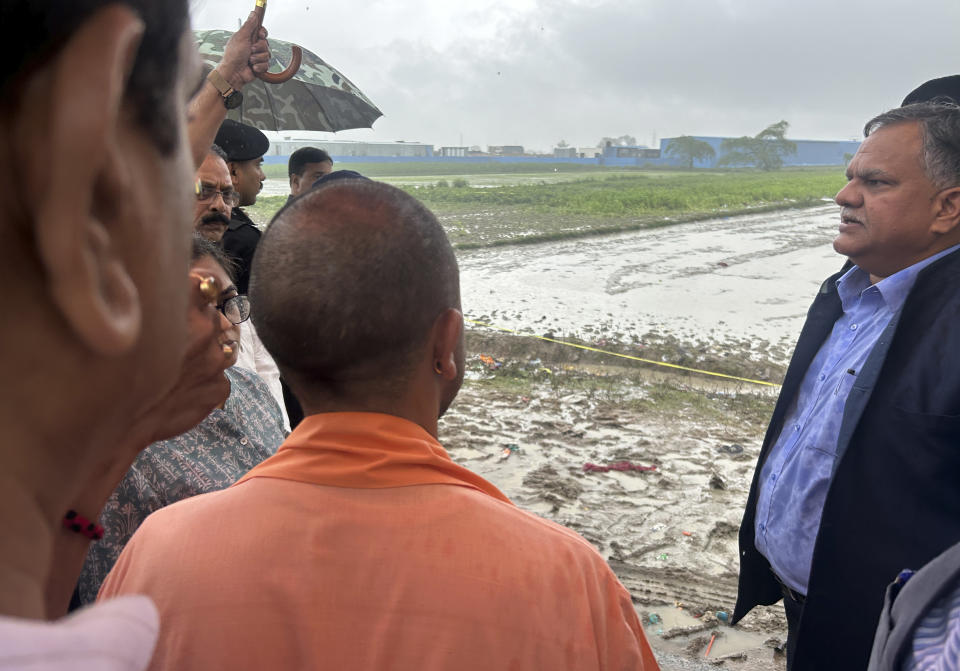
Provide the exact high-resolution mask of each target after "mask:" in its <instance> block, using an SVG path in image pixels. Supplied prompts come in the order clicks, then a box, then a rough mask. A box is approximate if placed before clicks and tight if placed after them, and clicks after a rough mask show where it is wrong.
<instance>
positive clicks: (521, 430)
mask: <svg viewBox="0 0 960 671" xmlns="http://www.w3.org/2000/svg"><path fill="white" fill-rule="evenodd" d="M523 340H525V339H522V338H519V337H516V336H496V337H493V338H491V337H490V336H488V335H486V334H476V335H472V336H471V338H470V349H471V350H477V349H482V350H483V351H484V352H485V354H484V356H489V357H491V358H492V359H493V360H494V363H493V364H492V365H488V364H487V363H484V362H483V361H481V360H480V357H479V354H476V353H472V354H471V357H470V361H471V364H470V373H469V375H468V380H467V382H466V384H465V385H464V388H463V390H462V391H461V393H460V396H459V397H458V399H457V402H456V403H455V404H454V406H453V408H452V409H451V411H450V412H449V413H448V415H447V416H446V417H445V418H444V419H443V420H442V422H441V427H440V436H441V440H442V441H443V442H444V444H445V445H446V446H447V448H448V450H449V452H450V454H451V456H452V458H453V459H454V460H455V461H457V462H458V463H461V464H463V465H465V466H466V467H468V468H470V469H471V470H473V471H475V472H477V473H479V474H481V475H483V476H484V477H486V478H487V479H489V480H490V481H491V482H493V483H494V484H496V485H497V486H498V487H499V488H500V489H502V490H503V491H504V493H506V494H507V495H508V496H509V497H510V498H511V499H512V500H513V501H514V502H515V503H516V504H517V505H519V506H521V507H523V508H525V509H527V510H530V511H533V512H535V513H537V514H540V515H542V516H544V517H547V518H549V519H552V520H554V521H556V522H558V523H560V524H563V525H565V526H568V527H570V528H571V529H574V530H575V531H577V532H578V533H580V534H581V535H582V536H584V537H585V538H586V539H587V540H589V541H590V542H591V543H593V545H594V546H595V547H596V548H597V549H598V550H599V551H600V552H601V554H602V555H603V556H604V557H605V558H607V560H608V561H609V563H610V565H611V567H612V568H613V569H614V571H615V572H616V574H617V575H618V577H619V578H620V580H621V581H622V582H623V584H624V585H625V586H626V587H627V589H628V590H629V591H630V594H631V595H632V597H633V599H634V603H635V605H636V608H637V612H638V614H639V615H640V617H641V620H642V621H643V622H644V625H645V628H646V631H647V636H648V637H649V639H650V641H651V644H652V645H653V646H654V649H655V651H656V652H657V654H658V657H659V658H660V659H661V663H662V665H663V668H664V669H697V668H701V667H700V666H699V664H698V663H697V662H695V660H699V662H702V663H706V662H708V661H709V662H713V663H716V662H717V661H720V660H727V661H726V662H725V663H726V664H736V668H744V669H779V668H781V667H782V664H781V663H780V657H779V656H778V655H777V652H776V648H778V647H779V646H780V645H781V644H782V642H783V640H785V636H786V629H785V622H784V621H783V617H782V614H781V613H780V611H779V609H777V608H772V609H763V611H762V612H755V613H753V614H752V615H751V616H750V617H749V618H748V619H747V621H745V622H744V623H743V624H741V625H740V626H738V627H735V628H734V627H729V626H727V625H726V624H725V623H724V622H723V621H722V618H724V617H725V615H724V614H729V613H730V612H731V611H732V608H733V604H734V601H735V595H736V579H737V578H736V576H737V548H736V533H737V529H738V526H739V523H740V516H741V514H742V508H743V502H744V501H745V499H746V492H747V489H748V487H749V484H750V478H751V475H752V472H753V467H754V464H755V462H756V458H757V454H758V451H759V448H760V441H761V438H762V433H763V430H764V427H765V422H766V419H767V417H768V415H769V412H770V411H771V409H772V406H773V402H774V400H775V394H774V393H771V392H770V391H767V390H764V389H757V390H754V391H752V392H746V391H741V392H723V391H705V390H704V389H703V388H702V387H700V386H698V385H697V384H696V382H697V381H696V380H689V379H688V378H686V377H684V376H678V375H676V374H674V373H669V372H668V373H659V372H656V371H655V372H653V373H651V372H649V371H638V370H630V369H615V368H611V369H609V370H606V371H603V372H598V370H597V367H596V366H592V365H589V364H584V363H581V362H573V363H571V362H563V363H558V362H554V361H550V360H548V359H547V357H548V356H549V354H548V352H545V351H543V350H536V349H535V350H533V351H531V352H530V353H529V354H526V355H525V354H524V347H523V344H522V341H523ZM518 341H519V342H518ZM498 364H500V367H499V368H496V366H497V365H498ZM691 382H692V384H690V383H691ZM612 465H616V466H617V467H618V468H629V470H622V471H621V470H616V469H611V470H609V471H605V469H606V468H609V467H610V466H612ZM595 467H596V468H598V470H595V471H594V470H587V469H592V468H595ZM635 469H642V470H635ZM718 618H721V619H718ZM714 633H715V634H717V638H716V640H715V642H714V645H713V647H712V649H711V652H710V657H709V660H704V653H705V651H706V648H707V645H708V644H709V641H710V638H711V636H712V635H713V634H714Z"/></svg>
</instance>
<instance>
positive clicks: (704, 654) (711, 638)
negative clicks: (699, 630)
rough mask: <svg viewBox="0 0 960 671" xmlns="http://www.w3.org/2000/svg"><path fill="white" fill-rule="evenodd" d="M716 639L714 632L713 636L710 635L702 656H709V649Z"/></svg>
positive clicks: (711, 648)
mask: <svg viewBox="0 0 960 671" xmlns="http://www.w3.org/2000/svg"><path fill="white" fill-rule="evenodd" d="M716 640H717V635H716V634H714V635H713V636H711V637H710V645H708V646H707V651H706V652H705V653H703V656H704V657H709V656H710V651H711V650H713V642H714V641H716Z"/></svg>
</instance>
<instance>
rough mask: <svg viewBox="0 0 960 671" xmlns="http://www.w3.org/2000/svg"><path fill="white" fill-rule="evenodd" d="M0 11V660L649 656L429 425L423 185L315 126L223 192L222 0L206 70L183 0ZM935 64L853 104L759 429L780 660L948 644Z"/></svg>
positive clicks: (757, 555) (955, 566)
mask: <svg viewBox="0 0 960 671" xmlns="http://www.w3.org/2000/svg"><path fill="white" fill-rule="evenodd" d="M0 23H2V25H4V26H7V27H8V28H9V29H10V30H9V32H10V33H11V34H12V35H13V39H14V46H15V47H17V49H14V50H13V51H12V52H11V53H13V60H12V62H11V64H10V67H8V68H7V69H5V70H4V73H3V74H2V75H0V77H2V78H0V89H2V96H0V119H2V123H0V137H2V141H0V154H2V155H0V165H3V166H5V168H4V170H5V172H6V177H7V179H5V180H0V213H2V214H0V216H2V217H3V224H2V226H0V235H2V236H3V239H2V241H3V244H0V255H2V257H3V258H2V259H0V261H2V262H0V274H2V276H3V277H4V278H5V286H6V287H8V289H7V292H6V296H7V299H8V301H9V302H10V303H12V306H11V307H12V310H11V312H10V314H11V315H15V318H11V319H7V320H5V321H4V322H3V324H2V326H0V338H2V341H0V342H2V344H3V347H2V348H0V356H2V357H4V363H5V368H6V371H7V372H6V376H5V378H4V382H3V384H4V391H5V394H4V398H5V400H6V402H5V403H4V404H2V405H0V413H2V420H3V426H4V429H5V431H4V438H3V440H2V441H0V465H2V468H0V481H2V486H0V516H2V519H3V521H4V522H5V523H6V526H7V533H6V534H4V537H3V540H2V543H3V551H2V552H0V669H2V668H10V669H14V668H16V669H36V670H40V669H44V670H46V669H50V670H53V669H145V668H151V669H215V668H251V669H254V668H256V669H260V668H277V669H281V668H282V669H300V668H349V669H371V670H372V669H458V670H461V669H478V670H479V669H551V670H553V669H569V670H571V671H581V670H587V669H598V670H599V669H605V670H626V669H648V670H649V669H657V668H658V666H657V661H656V659H655V657H654V654H653V652H652V650H651V648H650V646H649V643H648V641H647V639H646V637H645V634H644V631H643V628H642V627H641V624H640V621H639V619H638V617H637V613H636V611H635V609H634V606H633V602H632V600H631V597H630V595H629V593H628V592H627V590H626V589H625V588H624V587H623V586H622V585H621V584H620V582H619V581H618V580H617V578H616V576H615V575H614V574H613V572H612V571H611V569H610V568H609V566H608V565H607V563H606V562H605V561H604V559H603V558H602V557H601V556H600V554H599V553H598V552H597V551H596V550H595V549H594V548H593V547H592V546H591V545H590V544H589V543H588V542H587V541H585V540H584V539H583V538H581V537H580V536H578V535H577V534H575V533H574V532H572V531H570V530H568V529H566V528H564V527H562V526H560V525H557V524H555V523H553V522H550V521H547V520H544V519H542V518H540V517H537V516H536V515H533V514H531V513H528V512H525V511H523V510H521V509H519V508H518V507H516V506H515V505H513V503H511V501H510V500H509V499H508V498H507V497H506V496H505V495H504V494H503V493H502V492H500V491H499V490H498V489H497V488H496V487H495V486H494V485H493V484H491V483H490V482H487V481H486V480H484V479H483V478H481V477H479V476H478V475H476V474H474V473H472V472H470V471H469V470H467V469H465V468H463V467H461V466H458V465H457V464H455V463H454V462H453V461H452V460H451V459H450V457H449V456H448V454H447V453H446V451H445V450H444V448H443V446H442V441H441V440H440V436H439V431H438V420H439V418H440V417H441V416H442V415H443V414H444V412H446V410H447V409H448V408H449V407H450V405H451V403H453V402H454V399H455V397H456V395H457V393H458V391H459V389H460V386H461V384H462V382H463V377H464V366H465V352H464V322H463V315H462V313H461V306H460V285H459V272H458V268H457V261H456V258H455V255H454V252H453V249H452V247H451V246H450V244H449V242H448V240H447V238H446V235H445V234H444V231H443V228H442V227H441V226H440V224H439V223H438V221H437V219H436V217H434V215H433V214H432V213H431V212H430V211H429V210H428V209H427V208H425V207H424V206H423V205H422V204H421V203H419V202H418V201H417V200H416V199H415V198H413V197H412V196H410V195H409V194H407V193H405V192H403V191H401V190H398V189H396V188H393V187H391V186H388V185H386V184H383V183H380V182H376V181H373V180H369V179H366V178H364V177H362V176H361V175H358V174H357V173H354V172H352V171H345V170H338V171H334V170H333V160H332V159H331V158H330V156H329V155H328V154H327V153H326V152H324V151H322V150H320V149H317V148H305V149H301V150H299V151H297V152H295V153H294V154H293V155H292V156H291V157H290V161H289V178H290V190H291V196H290V199H289V201H288V202H287V204H286V205H285V206H284V207H283V208H282V209H281V211H280V212H279V213H277V215H276V216H275V217H274V218H273V220H272V222H271V223H270V225H269V227H268V228H267V229H266V230H265V231H264V232H261V230H260V229H259V228H258V227H257V226H256V225H255V224H254V222H253V221H252V220H251V219H250V218H249V217H248V216H247V215H246V213H245V212H244V210H243V209H242V208H243V207H247V206H250V205H252V204H254V203H255V201H256V198H257V194H258V192H259V190H260V188H261V186H262V183H263V181H264V179H265V177H264V174H263V171H262V169H261V164H262V161H263V156H264V154H265V153H266V151H267V148H268V146H269V143H268V142H267V138H266V137H265V136H264V135H263V133H261V132H260V131H258V130H257V129H255V128H252V127H250V126H245V125H243V124H241V123H237V122H234V121H231V120H228V119H226V112H227V109H228V107H229V106H231V105H232V104H233V102H232V100H233V99H231V96H235V95H236V93H238V92H241V91H242V90H243V88H244V86H245V85H246V84H248V83H249V82H251V81H252V80H253V79H254V78H255V77H256V76H257V75H258V74H259V73H262V72H264V71H265V70H266V67H267V63H268V61H269V50H268V46H267V43H266V31H264V30H263V29H262V28H260V27H259V23H258V22H257V21H256V20H255V18H254V17H253V15H251V19H250V20H248V21H247V23H246V24H244V25H243V26H241V28H240V29H239V30H238V31H237V32H236V33H235V34H234V36H233V38H231V40H230V42H229V43H228V44H227V48H226V51H225V53H224V56H223V59H222V61H221V63H220V64H219V65H218V66H217V67H216V68H215V69H213V70H212V71H210V72H206V71H204V69H203V68H202V67H201V65H200V60H199V57H198V54H197V50H196V47H195V45H194V43H193V39H192V34H191V32H190V30H189V19H188V8H187V3H186V2H185V0H167V1H166V2H162V3H161V2H156V1H154V0H113V1H112V2H106V1H104V0H87V1H85V2H72V3H67V2H62V1H61V0H53V1H44V2H40V1H39V0H14V2H10V3H4V4H3V5H2V6H0ZM958 100H960V76H958V77H951V78H944V79H939V80H933V81H931V82H928V83H927V84H925V85H924V86H921V87H920V88H919V89H917V90H916V91H914V92H913V93H911V94H910V95H909V96H908V97H907V98H906V99H905V100H904V102H903V105H902V106H900V107H898V108H896V109H893V110H891V111H889V112H886V113H884V114H881V115H879V116H877V117H875V118H873V119H871V120H870V121H869V122H868V123H867V124H866V127H865V131H864V135H865V140H864V142H863V144H862V145H861V147H860V149H859V151H858V152H857V154H856V155H855V156H854V157H853V159H852V160H851V162H850V164H849V166H848V167H847V178H848V183H847V185H846V186H845V187H844V188H843V189H842V190H841V191H840V192H839V193H838V194H837V196H836V201H837V204H838V205H840V207H841V214H840V223H839V229H838V235H837V237H836V240H835V241H834V248H835V249H836V251H837V252H838V254H839V255H841V257H843V258H845V259H846V263H845V265H844V266H843V268H842V269H841V270H840V271H839V272H838V273H837V274H835V275H834V276H832V277H830V278H828V279H827V280H826V281H825V282H824V283H823V285H822V286H821V289H820V291H819V292H818V294H817V296H816V297H815V300H814V303H813V306H812V307H811V309H810V312H809V314H808V318H807V322H806V324H805V326H804V328H803V331H802V333H801V334H800V339H799V341H798V344H797V347H796V351H795V353H794V356H793V360H792V361H791V364H790V367H789V369H788V371H787V375H786V379H785V380H784V384H783V389H782V392H781V395H780V398H779V400H778V403H777V405H776V408H775V410H774V414H773V418H772V420H771V423H770V428H769V430H768V432H767V435H766V438H765V439H764V442H763V446H762V450H761V455H760V460H759V463H758V465H757V469H756V473H755V477H754V481H753V485H752V487H751V490H750V495H749V499H748V501H747V505H746V512H745V515H744V520H743V524H742V526H741V530H740V549H741V553H740V564H741V575H740V592H739V597H738V603H737V606H736V609H735V612H734V616H733V620H734V621H739V620H740V619H742V618H743V617H744V616H746V615H747V613H748V612H749V611H750V610H751V609H752V608H753V607H754V606H756V605H758V604H773V603H776V602H777V601H781V600H782V601H783V604H784V608H785V612H786V616H787V622H788V628H789V629H788V641H787V667H788V669H791V670H801V669H802V670H814V669H817V670H822V669H865V668H869V669H872V670H876V671H880V670H888V669H889V670H894V669H896V670H900V669H953V668H960V545H955V544H957V543H958V542H960V453H958V452H957V446H958V444H960V441H958V439H960V375H954V373H955V372H958V371H956V368H957V367H958V366H960V359H958V358H957V356H956V354H954V353H953V350H952V348H951V344H952V334H954V333H955V332H956V331H957V330H958V329H960V293H958V292H957V291H956V289H955V287H956V286H957V284H956V282H957V280H958V278H957V275H958V274H960V106H957V104H956V101H958ZM918 569H922V570H919V572H916V573H915V571H917V570H918ZM94 602H95V603H94ZM70 611H73V612H70ZM68 612H69V614H68Z"/></svg>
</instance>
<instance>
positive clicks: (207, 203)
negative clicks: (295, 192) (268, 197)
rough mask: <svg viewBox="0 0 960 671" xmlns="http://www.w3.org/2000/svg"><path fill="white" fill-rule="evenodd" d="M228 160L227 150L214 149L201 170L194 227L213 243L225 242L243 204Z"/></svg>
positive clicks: (198, 176)
mask: <svg viewBox="0 0 960 671" xmlns="http://www.w3.org/2000/svg"><path fill="white" fill-rule="evenodd" d="M226 159H227V157H226V154H225V153H224V152H223V150H222V149H220V148H219V147H218V146H217V145H213V147H211V148H210V153H208V154H207V157H206V158H205V159H203V163H201V164H200V167H199V168H197V174H196V178H197V185H196V194H197V202H196V204H195V206H194V209H193V227H194V229H196V231H197V233H199V234H200V235H202V236H203V237H205V238H206V239H207V240H210V241H211V242H220V241H221V240H222V239H223V234H224V233H225V232H226V230H227V227H228V226H229V225H230V211H231V209H233V207H235V206H236V205H237V203H239V202H240V194H239V193H237V191H236V190H235V189H234V188H233V181H232V180H231V179H230V171H229V170H228V169H227V160H226ZM241 293H243V292H242V291H241Z"/></svg>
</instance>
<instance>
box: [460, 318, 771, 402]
mask: <svg viewBox="0 0 960 671" xmlns="http://www.w3.org/2000/svg"><path fill="white" fill-rule="evenodd" d="M463 321H465V322H467V323H468V324H473V325H474V326H482V327H484V328H488V329H494V330H495V331H503V332H504V333H513V334H514V335H519V336H523V337H526V338H536V339H537V340H543V341H544V342H552V343H556V344H558V345H565V346H566V347H575V348H576V349H582V350H586V351H588V352H597V353H599V354H606V355H607V356H616V357H620V358H621V359H630V360H631V361H639V362H640V363H648V364H650V365H652V366H661V367H663V368H673V369H675V370H682V371H686V372H688V373H698V374H700V375H709V376H711V377H720V378H723V379H725V380H735V381H737V382H747V383H749V384H759V385H763V386H764V387H779V386H780V385H779V384H776V383H774V382H765V381H763V380H752V379H750V378H748V377H737V376H736V375H727V374H725V373H715V372H713V371H709V370H700V369H699V368H688V367H687V366H680V365H678V364H675V363H665V362H663V361H654V360H653V359H643V358H641V357H638V356H631V355H629V354H620V353H619V352H608V351H607V350H602V349H598V348H596V347H588V346H587V345H578V344H577V343H572V342H566V341H564V340H556V339H554V338H547V337H545V336H538V335H534V334H532V333H521V332H520V331H516V330H514V329H508V328H505V327H503V326H496V325H495V324H487V323H485V322H478V321H476V320H474V319H464V320H463Z"/></svg>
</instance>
